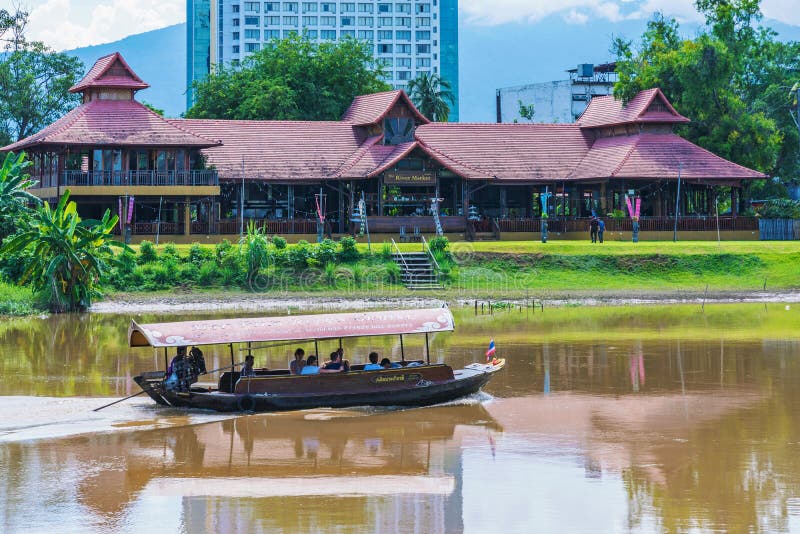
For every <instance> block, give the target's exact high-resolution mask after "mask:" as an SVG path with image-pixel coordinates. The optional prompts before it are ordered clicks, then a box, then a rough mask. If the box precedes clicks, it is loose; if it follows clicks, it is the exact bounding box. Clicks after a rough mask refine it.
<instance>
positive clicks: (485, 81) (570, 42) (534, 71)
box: [69, 15, 800, 122]
mask: <svg viewBox="0 0 800 534" xmlns="http://www.w3.org/2000/svg"><path fill="white" fill-rule="evenodd" d="M645 25H646V21H645V20H627V21H621V22H615V23H611V22H608V21H592V22H589V23H586V24H583V25H581V24H569V23H567V22H566V21H564V19H563V18H562V17H561V16H558V15H554V16H550V17H548V18H546V19H544V20H541V21H539V22H536V23H514V24H503V25H498V26H478V25H475V24H469V23H466V22H465V21H463V20H462V21H461V24H460V35H459V39H460V42H459V54H460V57H459V63H460V70H461V75H460V77H461V80H460V82H461V83H460V85H461V95H460V100H461V109H460V115H461V120H462V121H464V122H494V120H495V91H496V90H497V89H498V88H500V87H509V86H514V85H524V84H528V83H535V82H544V81H551V80H563V79H566V78H567V74H566V72H565V71H566V70H567V69H571V68H575V66H576V65H577V64H578V63H605V62H607V61H610V60H612V59H613V58H612V56H611V53H610V51H609V48H610V46H611V38H612V35H613V36H617V35H619V36H623V37H625V38H627V39H634V40H635V39H638V38H639V36H640V35H641V34H642V32H643V31H644V28H645ZM764 25H765V26H770V27H772V28H773V29H774V30H775V31H777V32H778V34H779V37H780V38H781V39H783V40H800V27H798V26H790V25H786V24H783V23H780V22H777V21H765V22H764ZM697 30H698V26H697V25H691V24H683V25H681V31H682V32H683V34H684V35H686V36H688V37H691V36H692V35H694V34H695V33H696V32H697ZM115 51H119V52H121V53H122V55H123V56H124V57H125V59H126V61H128V63H129V64H130V66H131V67H132V68H133V70H134V71H135V72H136V73H137V74H138V75H139V76H140V77H141V78H142V79H143V80H144V81H146V82H147V83H149V84H150V85H151V88H150V89H145V90H144V91H140V92H139V93H138V98H139V100H140V101H145V102H147V103H149V104H152V105H153V106H155V107H157V108H161V109H163V110H164V111H165V112H166V114H167V116H171V117H177V116H178V115H180V114H181V113H183V112H184V111H185V110H186V105H185V102H186V100H185V96H184V94H185V91H186V25H185V24H176V25H174V26H169V27H167V28H162V29H160V30H153V31H150V32H146V33H141V34H137V35H132V36H130V37H126V38H125V39H122V40H120V41H115V42H113V43H108V44H104V45H98V46H90V47H86V48H78V49H76V50H72V51H71V52H69V53H71V54H73V55H76V56H78V57H79V58H81V59H82V60H83V62H84V63H85V64H86V68H87V69H88V68H89V67H91V65H92V64H93V63H94V61H95V60H96V59H97V58H98V57H100V56H103V55H106V54H109V53H111V52H115ZM165 51H169V52H168V53H165Z"/></svg>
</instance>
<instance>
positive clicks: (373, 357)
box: [364, 352, 383, 371]
mask: <svg viewBox="0 0 800 534" xmlns="http://www.w3.org/2000/svg"><path fill="white" fill-rule="evenodd" d="M381 369H383V367H381V366H380V364H379V363H378V353H377V352H370V353H369V363H368V364H367V365H365V366H364V370H365V371H380V370H381Z"/></svg>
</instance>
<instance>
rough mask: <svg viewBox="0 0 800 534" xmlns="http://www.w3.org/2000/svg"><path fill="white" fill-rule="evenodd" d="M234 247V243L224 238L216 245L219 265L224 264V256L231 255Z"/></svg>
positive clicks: (215, 250)
mask: <svg viewBox="0 0 800 534" xmlns="http://www.w3.org/2000/svg"><path fill="white" fill-rule="evenodd" d="M232 249H233V245H232V244H231V242H230V241H228V240H227V239H223V240H222V241H221V242H219V243H217V244H216V245H215V246H214V254H215V255H216V257H217V263H218V264H219V265H222V262H223V260H224V258H225V257H227V256H228V255H230V253H231V251H232Z"/></svg>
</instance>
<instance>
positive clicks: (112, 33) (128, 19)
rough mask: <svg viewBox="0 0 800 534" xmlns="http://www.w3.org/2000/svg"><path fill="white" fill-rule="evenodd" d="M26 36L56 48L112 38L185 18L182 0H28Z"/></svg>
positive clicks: (60, 48)
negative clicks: (28, 20)
mask: <svg viewBox="0 0 800 534" xmlns="http://www.w3.org/2000/svg"><path fill="white" fill-rule="evenodd" d="M22 7H23V8H24V9H26V10H27V11H29V12H30V24H29V25H28V29H27V31H26V35H27V37H28V39H31V40H36V41H43V42H44V43H45V44H47V45H48V46H50V47H52V48H55V49H56V50H65V49H70V48H77V47H80V46H87V45H94V44H102V43H108V42H111V41H116V40H118V39H121V38H123V37H126V36H128V35H133V34H136V33H142V32H146V31H150V30H155V29H158V28H163V27H165V26H169V25H171V24H177V23H179V22H183V21H185V20H186V13H185V0H28V3H27V5H23V6H22Z"/></svg>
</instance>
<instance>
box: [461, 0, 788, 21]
mask: <svg viewBox="0 0 800 534" xmlns="http://www.w3.org/2000/svg"><path fill="white" fill-rule="evenodd" d="M761 8H762V11H763V12H764V16H765V17H766V18H768V19H774V20H778V21H781V22H784V23H787V24H794V25H800V10H798V9H797V0H763V3H762V5H761ZM461 9H462V11H463V12H464V14H465V15H466V20H467V22H468V23H470V24H480V25H495V24H506V23H510V22H538V21H540V20H542V19H543V18H545V17H548V16H550V15H560V16H561V17H563V18H564V20H566V21H567V22H570V23H573V24H575V23H578V24H584V23H586V22H591V21H592V20H594V19H599V20H607V21H609V22H619V21H621V20H627V19H648V18H650V17H651V16H652V14H653V13H655V12H656V11H661V12H663V13H664V14H665V15H667V16H671V17H675V18H676V19H678V21H680V22H702V21H703V17H702V15H700V14H699V13H698V12H697V10H696V9H695V7H694V0H559V1H557V2H556V1H553V0H462V1H461ZM584 17H586V20H584Z"/></svg>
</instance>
